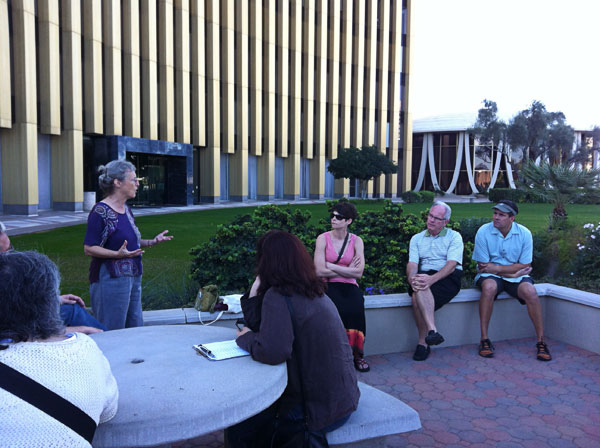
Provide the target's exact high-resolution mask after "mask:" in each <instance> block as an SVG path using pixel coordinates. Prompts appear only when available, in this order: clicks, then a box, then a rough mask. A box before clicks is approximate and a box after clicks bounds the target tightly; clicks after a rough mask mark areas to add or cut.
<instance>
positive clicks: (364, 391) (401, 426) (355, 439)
mask: <svg viewBox="0 0 600 448" xmlns="http://www.w3.org/2000/svg"><path fill="white" fill-rule="evenodd" d="M358 387H359V389H360V401H359V402H358V409H357V410H356V411H355V412H354V413H353V414H352V415H351V416H350V419H348V421H347V422H346V423H345V424H344V426H342V427H341V428H338V429H336V430H335V431H333V432H330V433H328V434H327V440H328V442H329V444H330V445H332V446H348V447H359V446H364V447H376V446H382V447H383V446H385V436H388V435H391V434H399V433H403V432H408V431H414V430H417V429H419V428H420V427H421V420H420V419H419V414H418V413H417V411H415V410H414V409H413V408H411V407H410V406H408V405H406V404H404V403H403V402H402V401H400V400H398V399H397V398H395V397H393V396H391V395H389V394H386V393H385V392H382V391H380V390H378V389H375V388H374V387H371V386H369V385H367V384H364V383H361V382H359V383H358Z"/></svg>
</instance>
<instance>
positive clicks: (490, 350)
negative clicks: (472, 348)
mask: <svg viewBox="0 0 600 448" xmlns="http://www.w3.org/2000/svg"><path fill="white" fill-rule="evenodd" d="M479 356H483V357H484V358H493V357H494V346H493V345H492V341H490V340H489V339H483V340H482V341H481V342H480V343H479Z"/></svg>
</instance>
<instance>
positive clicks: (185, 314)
mask: <svg viewBox="0 0 600 448" xmlns="http://www.w3.org/2000/svg"><path fill="white" fill-rule="evenodd" d="M535 289H536V290H537V292H538V295H539V296H540V297H544V296H549V297H554V298H556V299H562V300H567V301H570V302H574V303H578V304H581V305H587V306H591V307H594V308H600V295H599V294H594V293H591V292H585V291H579V290H577V289H572V288H567V287H565V286H558V285H553V284H552V283H539V284H537V285H535ZM479 295H480V292H479V290H478V289H475V288H470V289H462V290H461V291H460V292H459V293H458V295H457V296H456V297H455V298H454V299H453V300H452V303H461V302H463V303H464V302H476V301H478V300H479ZM510 298H511V297H510V296H509V295H508V294H506V293H502V294H500V295H499V296H498V299H510ZM410 305H411V299H410V297H409V295H408V294H406V293H401V294H384V295H373V296H365V309H367V310H370V309H378V308H395V307H408V306H410ZM200 315H201V318H202V322H204V323H208V322H212V321H213V320H214V319H216V318H217V316H218V315H219V313H204V312H203V313H200ZM241 317H243V316H242V313H223V315H222V316H221V318H220V319H219V320H220V321H221V320H222V321H232V320H234V321H235V320H236V319H238V318H241ZM192 323H200V318H199V317H198V311H196V310H195V309H194V308H172V309H167V310H153V311H144V325H173V324H192Z"/></svg>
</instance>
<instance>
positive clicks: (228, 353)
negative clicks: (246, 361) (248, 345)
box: [192, 340, 250, 361]
mask: <svg viewBox="0 0 600 448" xmlns="http://www.w3.org/2000/svg"><path fill="white" fill-rule="evenodd" d="M192 347H194V350H196V351H197V352H198V354H200V355H202V356H204V357H205V358H206V359H209V360H211V361H222V360H224V359H231V358H239V357H240V356H249V355H250V353H248V352H247V351H246V350H244V349H243V348H240V347H239V346H238V345H237V344H236V342H235V340H231V341H222V342H211V343H209V344H197V345H193V346H192Z"/></svg>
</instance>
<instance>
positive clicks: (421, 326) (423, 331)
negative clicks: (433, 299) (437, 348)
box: [411, 292, 427, 345]
mask: <svg viewBox="0 0 600 448" xmlns="http://www.w3.org/2000/svg"><path fill="white" fill-rule="evenodd" d="M415 296H416V292H413V295H412V297H411V299H412V309H413V315H414V316H415V323H416V324H417V331H418V332H419V342H418V344H419V345H427V344H426V343H425V336H427V324H425V319H423V315H422V314H421V310H420V309H419V305H418V304H417V300H416V298H415Z"/></svg>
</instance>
